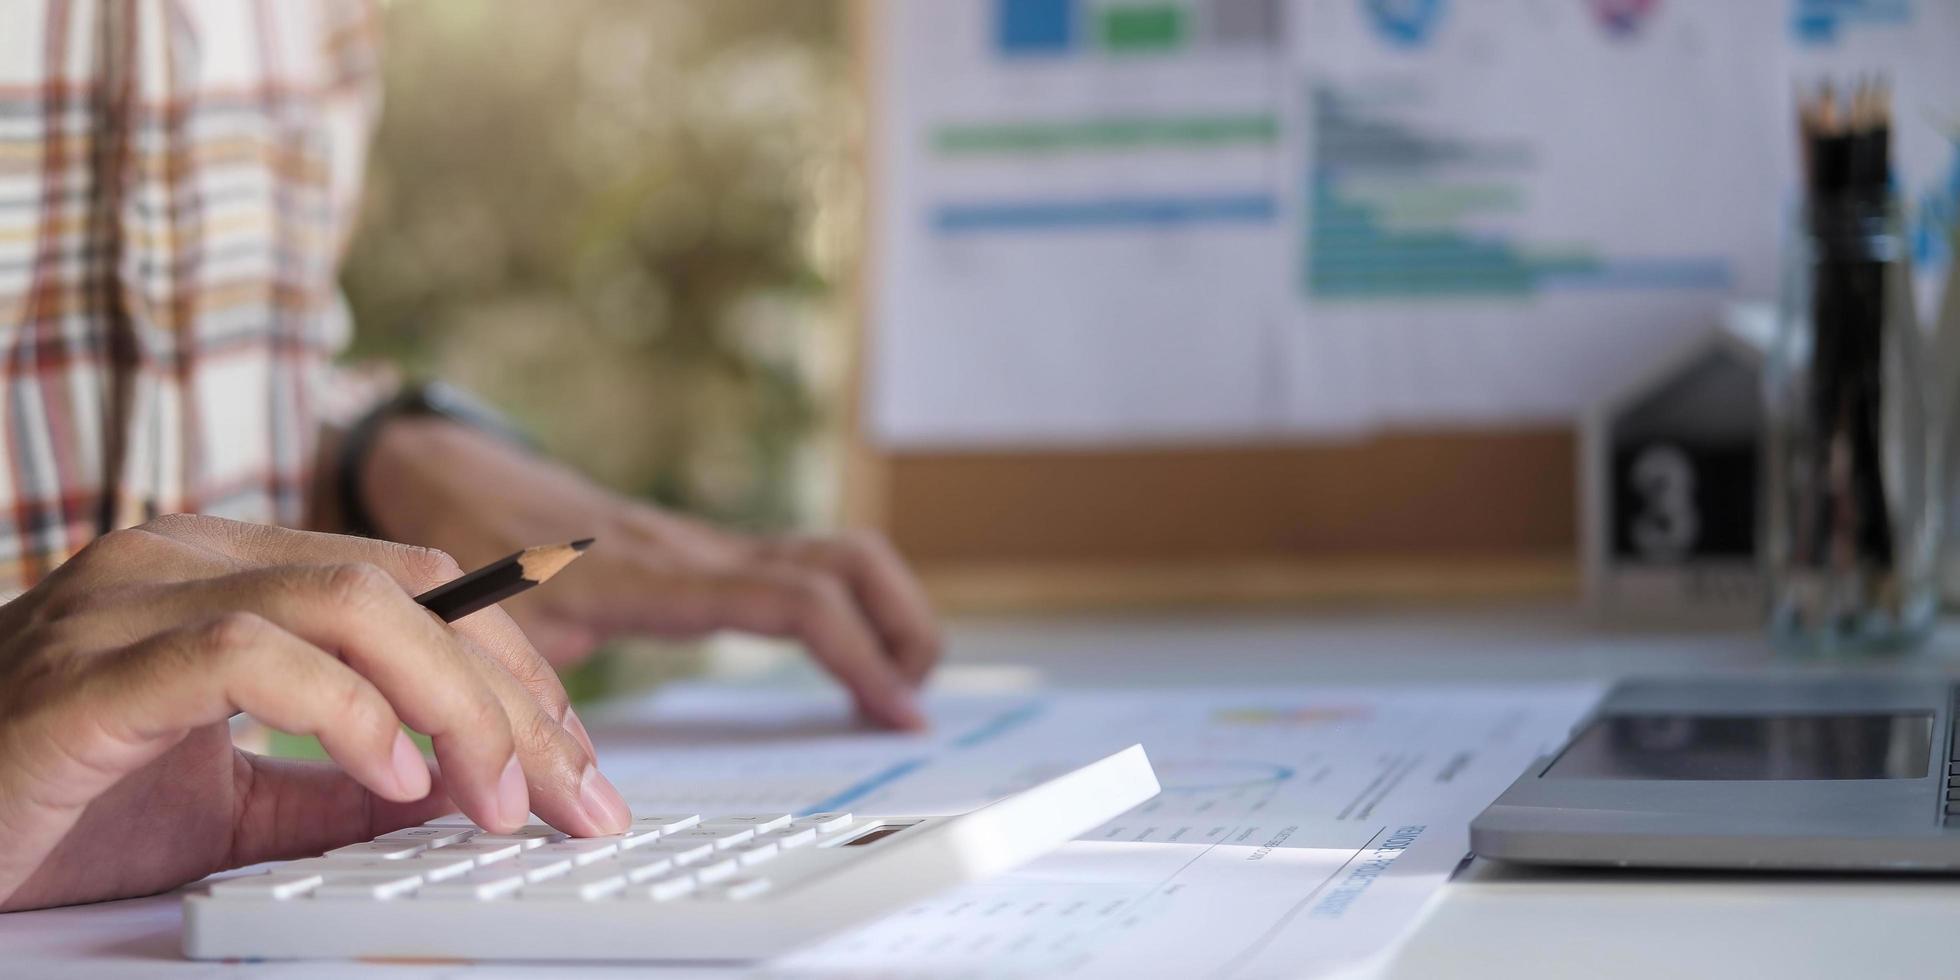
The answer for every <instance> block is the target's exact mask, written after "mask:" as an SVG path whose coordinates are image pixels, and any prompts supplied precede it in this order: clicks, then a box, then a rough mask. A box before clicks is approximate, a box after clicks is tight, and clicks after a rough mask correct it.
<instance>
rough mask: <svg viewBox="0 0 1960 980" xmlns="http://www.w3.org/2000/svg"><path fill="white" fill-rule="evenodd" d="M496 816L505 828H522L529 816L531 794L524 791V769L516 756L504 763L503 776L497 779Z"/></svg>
mask: <svg viewBox="0 0 1960 980" xmlns="http://www.w3.org/2000/svg"><path fill="white" fill-rule="evenodd" d="M497 815H498V816H500V817H501V818H503V822H504V824H505V825H507V826H511V827H522V826H524V819H525V818H526V817H528V816H530V815H531V794H530V793H529V792H527V791H526V790H525V789H524V767H523V766H520V765H518V764H517V756H514V755H513V756H511V757H510V761H509V762H506V763H504V774H503V775H501V776H498V777H497Z"/></svg>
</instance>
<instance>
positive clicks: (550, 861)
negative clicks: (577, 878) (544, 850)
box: [511, 854, 572, 884]
mask: <svg viewBox="0 0 1960 980" xmlns="http://www.w3.org/2000/svg"><path fill="white" fill-rule="evenodd" d="M511 865H512V866H513V867H515V868H517V869H518V870H520V871H522V872H524V880H525V881H528V882H531V883H532V884H536V883H538V882H540V881H549V880H551V879H552V878H556V877H558V876H559V875H562V874H569V873H571V870H572V859H571V858H568V857H565V856H564V855H550V854H547V855H542V856H533V855H530V854H523V855H519V856H518V857H517V858H516V859H515V860H513V861H512V862H511Z"/></svg>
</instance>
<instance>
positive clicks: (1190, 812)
mask: <svg viewBox="0 0 1960 980" xmlns="http://www.w3.org/2000/svg"><path fill="white" fill-rule="evenodd" d="M1596 695H1597V691H1596V689H1595V688H1593V687H1591V686H1556V687H1554V686H1547V687H1541V688H1525V689H1489V690H1482V689H1476V688H1471V689H1448V690H1443V689H1434V690H1425V689H1419V688H1417V689H1409V688H1402V689H1395V688H1386V689H1379V688H1378V689H1366V688H1350V689H1340V688H1331V689H1284V688H1277V689H1274V688H1268V689H1216V690H1201V691H1184V692H1177V693H1136V694H1131V693H1064V694H1053V695H1041V696H1033V697H1020V696H999V697H965V698H945V699H939V700H937V701H935V702H934V703H933V704H932V706H931V713H932V716H933V718H934V720H935V732H934V734H932V735H930V736H920V737H910V738H895V737H893V736H883V735H867V734H863V733H859V732H856V731H854V730H852V729H851V728H850V727H849V725H848V722H847V721H846V718H847V715H846V713H845V712H846V708H845V706H844V705H843V704H842V703H841V702H839V701H837V700H836V699H835V698H831V697H828V696H821V697H820V696H815V695H807V696H806V695H781V694H766V693H747V694H744V693H739V692H729V691H726V690H723V689H706V688H695V689H689V690H684V691H681V692H678V693H676V694H674V695H672V696H669V697H666V698H663V699H661V700H660V701H659V702H657V703H656V704H655V706H654V707H653V708H651V709H650V710H649V712H648V713H647V714H645V715H644V716H643V717H644V718H645V719H646V720H647V721H653V722H657V723H658V724H657V726H656V730H661V731H664V732H665V734H664V735H662V736H661V741H662V746H661V747H660V748H659V749H657V750H652V751H648V752H643V753H636V754H634V755H632V756H630V757H625V758H622V757H621V756H620V755H619V754H617V753H614V754H611V755H609V756H608V758H607V770H608V772H609V773H611V774H613V776H614V778H615V779H616V781H618V782H619V783H620V785H621V787H622V790H623V791H624V792H626V793H627V795H628V797H629V798H630V799H632V800H633V801H634V802H635V804H636V806H637V805H645V806H657V807H663V808H666V807H681V808H714V807H723V808H725V807H729V806H741V807H782V808H785V809H789V810H804V811H808V810H833V809H846V810H852V811H855V812H860V813H875V812H901V813H902V812H928V813H932V812H956V811H960V810H965V809H970V808H972V807H974V806H978V805H980V804H982V803H985V802H987V801H988V800H991V799H993V798H996V797H998V796H1001V795H1004V794H1007V793H1011V792H1014V791H1016V790H1019V789H1022V788H1025V787H1027V786H1030V785H1033V784H1035V783H1037V782H1040V781H1041V780H1043V779H1045V778H1047V777H1049V776H1052V775H1054V774H1056V773H1059V772H1061V771H1065V770H1067V769H1070V768H1073V767H1074V766H1076V765H1079V764H1081V763H1082V762H1084V761H1087V760H1091V759H1094V758H1096V757H1098V756H1100V755H1103V754H1106V753H1107V752H1110V751H1115V750H1116V749H1120V748H1122V747H1124V746H1126V745H1129V744H1131V743H1134V742H1141V743H1143V745H1144V746H1145V748H1146V750H1147V751H1149V752H1150V754H1151V756H1152V759H1153V762H1154V764H1155V766H1156V768H1157V771H1158V775H1159V778H1160V780H1161V781H1162V782H1163V784H1164V792H1163V793H1162V794H1161V795H1160V796H1158V797H1157V798H1156V799H1155V800H1153V801H1151V802H1150V803H1147V804H1145V805H1143V806H1141V807H1139V808H1137V809H1136V810H1134V811H1132V812H1130V813H1129V814H1126V815H1125V816H1124V817H1122V818H1120V819H1118V820H1116V821H1114V822H1112V823H1110V824H1108V825H1106V826H1104V827H1102V828H1100V829H1098V830H1097V831H1095V832H1093V833H1091V834H1089V835H1087V836H1085V837H1084V838H1083V839H1081V840H1079V841H1077V842H1076V843H1074V844H1071V845H1068V846H1067V847H1065V848H1063V849H1062V850H1060V851H1058V852H1056V853H1055V854H1054V855H1052V856H1050V857H1047V858H1043V859H1041V860H1038V861H1037V862H1035V863H1034V864H1032V865H1030V866H1028V867H1027V868H1025V869H1023V870H1022V871H1020V872H1016V873H1014V874H1010V875H1007V876H1004V877H1002V878H999V879H996V880H993V881H989V882H985V883H981V884H976V885H973V886H970V887H967V888H965V889H962V890H959V891H958V892H955V893H953V894H950V895H947V896H945V897H943V898H941V899H937V900H934V901H929V902H926V903H924V904H922V905H920V906H918V907H916V908H913V909H911V910H908V911H906V912H903V913H900V914H897V915H894V916H892V917H890V918H888V919H886V920H885V921H882V922H880V923H878V924H875V925H872V926H869V927H867V928H864V929H860V930H858V931H856V932H853V933H851V934H848V935H845V936H842V937H839V938H838V939H836V940H834V941H832V942H829V943H827V944H825V945H823V946H820V947H818V948H816V949H813V950H810V951H808V952H806V953H803V954H800V955H797V956H793V957H791V958H789V959H788V960H786V961H784V962H781V963H778V964H772V965H771V966H770V967H769V968H768V970H766V971H765V972H766V973H767V974H768V975H771V976H785V977H796V976H808V975H820V976H852V977H867V976H880V975H893V976H901V975H902V976H938V975H953V976H1063V975H1073V976H1110V977H1118V976H1120V977H1138V976H1202V975H1222V976H1234V977H1262V976H1293V977H1297V976H1308V975H1326V974H1330V973H1334V972H1338V971H1340V970H1343V969H1346V968H1351V967H1354V966H1356V965H1358V964H1363V963H1365V962H1366V961H1368V960H1369V959H1370V958H1372V957H1376V956H1379V955H1381V954H1383V953H1384V952H1385V951H1387V950H1388V949H1390V948H1391V947H1392V945H1393V943H1394V942H1395V941H1396V940H1397V939H1398V938H1399V937H1400V936H1401V935H1403V934H1404V933H1405V932H1406V931H1407V929H1408V928H1409V927H1410V925H1411V924H1412V923H1413V922H1414V920H1415V918H1416V916H1417V915H1418V913H1419V912H1420V910H1421V909H1422V907H1423V905H1424V903H1426V902H1427V901H1428V900H1429V899H1430V898H1431V897H1432V896H1433V894H1434V893H1435V891H1436V889H1437V888H1438V887H1439V886H1440V885H1441V884H1442V883H1443V881H1444V880H1445V879H1446V878H1447V876H1448V875H1449V874H1450V873H1451V872H1452V871H1453V870H1454V869H1455V867H1456V866H1457V865H1458V863H1459V862H1460V861H1461V860H1462V858H1463V856H1464V853H1465V851H1466V849H1467V834H1468V831H1467V825H1468V823H1469V820H1470V818H1471V817H1472V816H1474V815H1475V814H1476V813H1477V811H1479V810H1480V809H1482V807H1483V806H1484V805H1485V804H1486V803H1488V802H1489V801H1490V800H1491V799H1493V798H1495V797H1496V795H1497V794H1498V793H1499V792H1500V791H1501V790H1502V789H1503V788H1504V787H1505V786H1506V785H1508V784H1509V783H1510V781H1511V780H1512V779H1514V778H1515V777H1516V776H1517V774H1518V773H1519V772H1520V771H1522V770H1523V769H1524V767H1525V766H1526V765H1527V764H1528V763H1529V762H1531V761H1532V760H1533V759H1534V758H1536V757H1537V756H1538V755H1539V754H1540V753H1542V752H1544V751H1548V750H1549V749H1551V748H1553V747H1555V746H1556V744H1557V743H1558V742H1559V740H1560V739H1561V738H1562V737H1563V735H1564V734H1565V733H1566V731H1567V730H1568V728H1569V727H1570V725H1571V724H1572V723H1573V722H1574V721H1575V720H1576V719H1577V718H1578V716H1579V715H1580V714H1581V713H1582V712H1583V711H1584V710H1585V709H1586V708H1587V707H1588V706H1589V705H1590V704H1591V703H1592V701H1593V700H1594V699H1595V697H1596Z"/></svg>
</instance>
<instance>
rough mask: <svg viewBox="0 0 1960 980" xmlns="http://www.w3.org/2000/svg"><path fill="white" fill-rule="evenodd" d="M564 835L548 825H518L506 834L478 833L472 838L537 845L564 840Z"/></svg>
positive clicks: (530, 845)
mask: <svg viewBox="0 0 1960 980" xmlns="http://www.w3.org/2000/svg"><path fill="white" fill-rule="evenodd" d="M566 837H567V835H566V834H564V833H563V832H561V831H558V830H554V829H552V828H550V827H543V826H533V827H519V828H518V829H516V830H514V831H511V832H510V833H508V834H478V835H477V836H476V837H474V838H472V840H473V841H489V842H491V843H495V844H511V843H516V844H521V845H523V846H525V847H538V846H540V845H543V844H553V843H556V842H558V841H561V840H565V839H566Z"/></svg>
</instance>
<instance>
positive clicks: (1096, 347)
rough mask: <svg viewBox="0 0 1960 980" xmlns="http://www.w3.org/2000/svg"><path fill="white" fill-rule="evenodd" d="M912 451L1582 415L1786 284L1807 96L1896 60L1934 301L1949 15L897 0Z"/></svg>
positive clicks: (882, 187)
mask: <svg viewBox="0 0 1960 980" xmlns="http://www.w3.org/2000/svg"><path fill="white" fill-rule="evenodd" d="M877 9H878V10H879V11H880V15H879V16H878V18H877V19H876V25H875V30H874V36H875V38H876V45H877V55H878V59H879V63H880V65H881V66H882V71H881V73H880V78H881V84H880V85H879V86H878V91H877V93H876V106H875V108H876V111H877V114H878V125H877V126H876V132H877V135H878V140H877V144H876V150H875V154H874V156H875V167H874V179H875V180H876V186H875V190H874V193H875V195H876V198H877V205H876V207H875V208H874V213H875V215H876V223H875V226H874V228H873V235H874V242H873V246H872V254H873V260H874V267H875V269H876V279H875V283H874V289H873V291H872V306H873V309H872V313H873V326H872V328H871V336H872V342H871V347H870V352H871V359H870V364H869V371H868V372H867V378H868V385H869V391H868V398H867V399H866V405H867V412H868V417H867V419H866V423H867V429H868V431H869V432H870V433H871V434H872V436H873V438H874V440H875V441H877V442H878V443H879V444H880V445H882V446H884V447H885V448H895V449H960V448H1001V447H1005V448H1022V447H1041V446H1070V447H1073V446H1109V445H1125V444H1155V443H1173V444H1175V443H1188V442H1194V441H1205V442H1210V441H1219V440H1227V439H1242V438H1252V439H1260V438H1269V439H1294V438H1301V437H1314V436H1325V435H1330V434H1332V435H1341V436H1345V435H1353V434H1358V433H1365V432H1367V431H1370V430H1374V429H1379V428H1392V427H1403V428H1420V429H1431V430H1433V429H1437V428H1447V427H1458V426H1489V427H1501V426H1511V425H1519V424H1547V423H1550V424H1557V423H1559V422H1563V421H1566V420H1569V419H1571V418H1573V417H1574V416H1575V415H1576V414H1577V413H1578V412H1579V411H1580V410H1581V409H1582V408H1583V407H1584V406H1585V405H1587V404H1588V403H1590V402H1591V401H1592V399H1593V398H1595V397H1596V396H1597V395H1598V394H1599V393H1601V392H1602V391H1607V390H1611V389H1612V388H1614V387H1615V386H1617V385H1618V384H1620V383H1621V382H1622V381H1624V380H1625V379H1627V378H1629V377H1632V376H1636V375H1638V374H1639V372H1640V371H1641V370H1643V369H1644V368H1645V367H1646V366H1647V365H1649V364H1650V363H1651V362H1652V359H1653V358H1654V357H1655V356H1657V352H1662V351H1666V350H1670V349H1673V347H1674V345H1675V344H1676V343H1677V342H1678V341H1679V340H1680V339H1681V338H1683V337H1684V336H1686V335H1691V334H1696V333H1699V332H1702V331H1705V330H1707V329H1709V328H1710V326H1711V325H1712V324H1714V323H1715V322H1717V319H1718V317H1719V314H1720V311H1721V310H1722V308H1723V307H1724V306H1725V305H1726V304H1727V303H1729V302H1730V301H1732V300H1738V299H1743V300H1769V299H1773V298H1774V296H1775V287H1776V277H1777V274H1778V271H1779V270H1778V264H1779V256H1780V254H1781V250H1782V246H1783V241H1784V231H1785V229H1786V226H1787V222H1788V220H1789V215H1790V213H1791V210H1792V202H1793V200H1794V191H1795V182H1796V159H1795V140H1794V136H1793V134H1792V132H1791V109H1792V105H1791V101H1790V97H1791V91H1792V83H1793V82H1794V81H1796V80H1797V79H1800V78H1806V77H1813V76H1814V75H1815V74H1817V73H1818V72H1830V73H1833V74H1836V75H1838V76H1840V77H1842V76H1843V75H1844V74H1845V73H1847V72H1855V71H1861V70H1872V69H1874V68H1883V69H1884V70H1885V72H1886V73H1887V75H1888V77H1890V78H1891V80H1892V81H1893V83H1894V85H1895V87H1896V89H1897V93H1898V94H1897V98H1896V104H1897V109H1898V113H1899V115H1900V117H1901V121H1900V125H1899V127H1898V135H1897V159H1898V162H1899V167H1898V170H1899V178H1900V182H1901V189H1902V191H1903V197H1904V198H1905V203H1906V205H1907V209H1908V211H1909V212H1910V215H1911V217H1912V221H1913V232H1912V233H1913V240H1914V249H1915V260H1916V262H1917V263H1918V266H1919V268H1920V269H1921V270H1922V273H1924V274H1923V275H1922V283H1923V284H1924V286H1925V292H1926V293H1927V294H1928V295H1927V296H1926V297H1924V298H1926V299H1927V300H1928V301H1929V302H1930V299H1931V297H1930V293H1931V292H1932V290H1933V289H1934V287H1935V286H1936V284H1937V283H1938V282H1939V278H1938V277H1939V273H1940V270H1941V269H1942V268H1943V266H1944V263H1945V262H1946V254H1945V253H1946V252H1947V251H1948V248H1947V244H1946V242H1945V240H1944V236H1943V235H1942V234H1941V229H1942V227H1943V226H1946V225H1950V224H1951V222H1952V220H1953V215H1954V212H1955V203H1954V202H1955V200H1956V198H1960V155H1956V153H1955V151H1954V143H1953V140H1954V136H1955V133H1956V131H1960V105H1956V102H1957V101H1960V58H1956V57H1953V56H1952V52H1953V51H1954V50H1956V49H1960V3H1952V2H1946V0H1734V2H1727V0H1724V2H1721V3H1713V2H1688V0H1476V2H1472V0H934V2H918V3H907V2H892V0H887V2H884V3H882V4H879V5H878V7H877Z"/></svg>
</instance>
